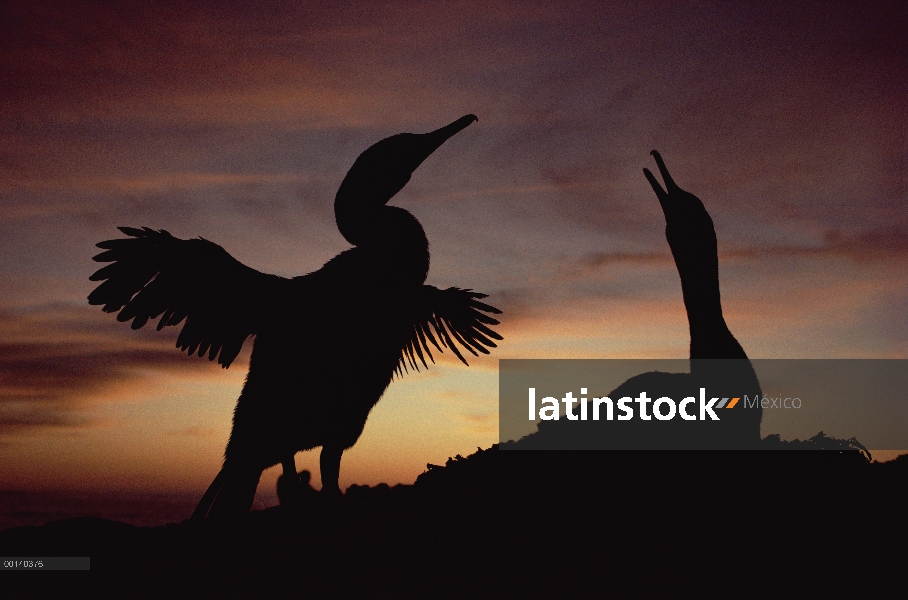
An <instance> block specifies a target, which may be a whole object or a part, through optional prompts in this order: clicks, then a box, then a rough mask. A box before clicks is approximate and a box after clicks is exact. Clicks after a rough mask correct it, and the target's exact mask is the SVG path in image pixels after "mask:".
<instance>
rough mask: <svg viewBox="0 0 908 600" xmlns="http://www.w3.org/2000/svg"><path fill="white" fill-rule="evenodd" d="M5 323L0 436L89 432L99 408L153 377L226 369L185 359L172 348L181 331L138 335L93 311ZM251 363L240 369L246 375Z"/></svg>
mask: <svg viewBox="0 0 908 600" xmlns="http://www.w3.org/2000/svg"><path fill="white" fill-rule="evenodd" d="M100 316H103V317H104V319H103V320H102V319H99V317H100ZM0 323H2V325H0V340H3V341H0V382H2V384H0V435H2V434H8V433H15V432H21V431H24V430H27V429H31V428H35V427H48V426H53V427H82V426H85V425H87V424H88V423H89V422H90V420H91V408H92V407H93V406H94V405H96V404H97V403H98V402H101V401H116V400H117V399H121V398H132V397H134V396H135V395H136V394H138V393H141V392H140V390H138V389H137V386H139V385H140V384H142V383H143V382H146V381H147V379H148V377H149V372H161V371H179V372H180V373H184V374H185V373H187V372H189V373H193V372H194V373H196V374H197V375H199V376H204V374H205V373H206V372H215V371H217V370H219V367H218V366H217V365H215V364H211V363H209V362H208V361H205V360H198V359H197V358H195V357H193V358H190V357H187V356H186V355H185V354H182V353H180V352H179V351H178V350H177V349H176V348H175V347H174V345H173V344H174V336H175V333H176V332H161V333H158V334H157V335H155V334H153V333H152V332H150V331H142V330H140V331H132V330H131V329H130V328H129V327H127V326H126V325H125V324H123V323H117V322H116V320H115V319H114V318H113V316H111V315H103V314H102V313H100V311H96V310H90V309H88V308H85V309H83V308H81V307H73V306H65V305H55V306H45V307H38V308H31V309H27V310H22V309H20V310H5V311H2V312H0ZM147 329H149V328H148V327H146V330H147ZM244 362H245V360H243V359H242V358H241V361H240V363H239V364H235V365H234V368H238V369H243V368H244V366H245V365H244V364H243V363H244Z"/></svg>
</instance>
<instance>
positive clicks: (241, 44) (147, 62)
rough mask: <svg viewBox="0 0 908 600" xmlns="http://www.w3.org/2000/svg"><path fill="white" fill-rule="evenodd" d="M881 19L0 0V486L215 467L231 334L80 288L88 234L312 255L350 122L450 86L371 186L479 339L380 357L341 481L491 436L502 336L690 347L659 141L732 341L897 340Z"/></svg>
mask: <svg viewBox="0 0 908 600" xmlns="http://www.w3.org/2000/svg"><path fill="white" fill-rule="evenodd" d="M794 4H796V6H794ZM291 5H292V6H295V7H292V6H291ZM906 30H908V6H906V4H905V2H904V1H901V0H900V1H894V2H865V3H835V2H816V3H812V2H801V3H791V2H761V3H724V2H722V3H720V2H674V1H670V2H669V1H666V2H626V3H619V2H614V3H603V4H602V5H599V4H592V3H573V4H571V5H568V4H567V3H555V2H552V3H534V2H520V3H511V2H501V3H489V2H484V3H462V2H368V3H365V2H364V3H361V4H356V3H333V2H324V3H316V2H306V3H285V2H275V3H260V2H232V3H231V2H223V1H218V2H208V3H192V5H191V6H190V4H189V3H182V2H175V3H152V4H145V3H130V2H116V3H110V4H89V3H81V2H60V3H58V4H51V3H40V2H33V3H5V4H4V5H3V6H2V8H0V140H2V144H0V488H3V489H52V488H54V489H57V488H74V489H104V490H146V491H165V492H166V491H174V492H177V491H179V492H195V491H198V492H201V491H202V490H204V489H205V487H206V486H207V485H208V484H209V483H210V481H211V479H212V478H213V477H214V475H215V474H216V473H217V471H218V469H219V467H220V461H221V457H222V452H223V449H224V445H225V443H226V441H227V437H228V435H229V432H230V423H231V416H232V410H233V406H234V403H235V401H236V398H237V396H238V395H239V391H240V389H241V386H242V383H243V377H244V375H245V371H246V367H247V364H248V356H249V350H250V348H251V341H250V342H247V344H246V348H245V350H244V352H243V354H241V355H240V358H239V359H238V360H237V361H236V362H235V363H234V364H233V366H231V368H230V369H229V370H227V371H224V370H223V369H221V368H220V367H218V366H217V365H216V364H211V363H208V362H207V361H201V360H199V359H197V358H195V357H193V358H189V357H186V356H185V355H183V354H181V353H180V352H179V351H177V350H176V349H175V348H174V347H173V346H174V341H175V339H176V335H177V333H178V331H177V330H176V329H174V328H170V329H171V331H168V332H159V333H156V332H153V331H151V330H148V329H150V328H148V327H146V330H142V331H139V332H135V331H132V330H131V329H130V328H129V327H128V326H126V325H124V324H121V323H118V322H117V321H116V319H115V318H114V317H113V316H112V315H108V314H104V313H102V312H101V310H100V309H99V308H98V307H89V306H88V304H87V301H86V296H87V295H88V294H89V293H90V292H91V290H92V289H93V287H94V284H93V283H92V282H90V281H89V280H88V277H89V275H91V274H92V273H93V272H94V271H95V269H96V268H97V267H98V266H99V265H98V264H97V263H94V262H92V260H91V257H92V256H94V255H95V254H97V253H98V252H100V251H99V250H97V249H96V248H95V247H94V244H95V243H97V242H99V241H101V240H105V239H110V238H112V237H117V236H118V235H119V232H117V231H116V227H117V226H121V225H127V226H134V227H138V226H148V227H153V228H163V229H167V230H168V231H170V232H171V233H173V234H174V235H176V236H178V237H183V238H187V237H194V236H202V237H204V238H206V239H209V240H212V241H214V242H216V243H218V244H220V245H221V246H223V247H224V248H225V249H226V250H227V251H228V252H230V253H231V254H232V255H233V256H235V257H236V258H237V259H239V260H240V261H242V262H243V263H245V264H247V265H249V266H251V267H254V268H256V269H259V270H261V271H265V272H270V273H277V274H279V275H284V276H293V275H299V274H303V273H307V272H310V271H313V270H316V269H318V268H319V267H320V266H321V265H322V264H323V263H324V262H325V261H327V260H328V259H329V258H331V257H332V256H334V255H335V254H337V253H338V252H340V251H342V250H344V249H346V248H347V247H349V245H348V244H347V243H346V242H345V241H344V239H343V238H342V237H341V235H340V233H338V231H337V228H336V226H335V224H334V216H333V208H332V203H333V199H334V194H335V192H336V190H337V187H338V185H339V184H340V182H341V180H342V179H343V176H344V174H345V173H346V171H347V169H348V168H349V167H350V166H351V165H352V163H353V161H354V160H355V159H356V157H357V156H358V155H359V153H360V152H362V151H363V150H365V149H366V148H367V147H368V146H369V145H371V144H373V143H374V142H376V141H378V140H380V139H382V138H384V137H387V136H389V135H392V134H395V133H399V132H403V131H409V132H425V131H429V130H432V129H435V128H437V127H439V126H441V125H444V124H447V123H449V122H451V121H453V120H454V119H456V118H458V117H460V116H462V115H465V114H468V113H473V114H476V115H478V116H479V122H478V123H475V124H473V125H471V126H470V127H468V128H467V129H465V130H464V131H463V132H461V133H460V134H458V135H457V136H455V137H454V138H452V139H451V140H449V141H448V142H447V143H446V144H445V145H444V146H442V147H441V148H440V149H439V150H438V151H437V152H436V153H435V154H433V155H432V156H431V157H430V158H429V159H427V160H426V161H425V162H424V163H423V165H422V166H421V167H420V168H419V169H418V170H417V171H416V173H415V174H414V176H413V178H412V180H411V182H410V183H409V184H408V186H407V187H406V188H405V189H404V190H403V191H402V192H401V193H400V194H398V196H397V197H396V198H395V199H394V200H393V201H392V204H394V205H397V206H402V207H405V208H406V209H408V210H409V211H411V212H412V213H413V214H414V215H415V216H416V217H417V218H418V219H419V220H420V221H421V223H422V224H423V226H424V228H425V230H426V233H427V235H428V238H429V241H430V243H431V250H432V267H431V271H430V273H429V279H428V283H430V284H433V285H436V286H439V287H447V286H451V285H457V286H460V287H469V288H473V289H476V290H479V291H482V292H485V293H487V294H489V299H488V301H489V302H490V303H491V304H493V305H495V306H497V307H499V308H500V309H502V310H503V311H504V314H503V315H502V318H501V321H502V324H501V327H500V328H499V331H500V332H501V333H502V334H503V335H504V338H505V339H504V341H503V342H502V343H501V344H500V346H499V349H498V350H497V351H495V352H494V353H493V354H492V356H491V357H489V358H482V359H476V360H473V361H471V366H470V367H469V368H466V367H464V366H462V365H460V364H459V363H457V362H456V361H455V360H453V359H452V358H451V356H450V355H444V356H443V357H442V360H441V361H440V362H439V364H438V365H436V366H434V367H432V368H431V369H430V370H429V371H428V372H427V373H420V374H416V375H413V374H410V375H407V376H406V377H404V378H403V380H401V381H395V382H394V383H392V385H391V387H390V388H389V390H388V391H387V393H386V394H385V396H384V398H383V400H382V401H381V402H380V403H379V404H378V405H377V406H376V408H375V409H374V410H373V412H372V415H371V417H370V419H369V422H368V423H367V425H366V429H365V432H364V434H363V436H362V437H361V438H360V441H359V442H358V444H357V445H356V446H355V447H354V448H353V449H351V450H349V451H348V452H347V453H346V454H345V458H344V462H343V463H342V467H341V486H342V487H346V486H348V485H350V484H353V483H359V484H373V485H374V484H376V483H378V482H381V481H385V482H388V483H392V484H393V483H397V482H405V483H411V482H413V480H414V479H415V478H416V477H417V476H418V475H419V474H420V473H421V472H422V471H423V470H425V466H426V463H443V462H444V461H445V460H446V458H447V457H448V456H452V455H455V454H458V453H460V454H464V455H466V454H468V453H470V452H473V451H475V450H476V448H477V447H479V446H481V447H484V448H485V447H488V446H490V445H491V444H493V443H495V442H496V441H497V434H498V429H497V386H498V383H497V371H496V369H497V359H500V358H609V357H665V358H683V357H685V356H686V354H687V343H688V338H687V322H686V318H685V314H684V308H683V304H682V301H681V290H680V284H679V280H678V277H677V273H676V271H675V269H674V264H673V263H672V261H671V256H670V254H669V251H668V246H667V244H666V242H665V238H664V219H663V216H662V214H661V211H660V208H659V204H658V202H657V200H656V197H655V195H654V194H653V192H652V189H650V187H649V185H648V184H647V182H646V180H645V179H644V177H643V174H642V168H643V167H649V168H653V161H652V158H651V157H650V156H649V151H650V150H652V149H653V148H657V149H658V150H660V152H661V153H662V155H663V157H664V158H665V160H666V163H667V164H668V167H669V169H670V170H671V172H672V174H673V175H674V177H675V180H676V181H677V182H678V184H679V185H680V186H681V187H683V188H684V189H687V190H689V191H691V192H692V193H694V194H696V195H698V196H699V197H700V198H701V199H702V200H703V202H704V204H705V206H706V208H707V209H708V210H709V211H710V213H711V214H712V216H713V219H714V221H715V225H716V230H717V234H718V238H719V248H720V262H721V283H722V294H723V300H724V312H725V316H726V320H727V321H728V324H729V327H730V328H731V330H732V332H733V333H734V334H735V335H736V337H737V338H738V340H739V341H740V342H741V344H742V346H743V347H744V348H745V350H746V351H747V352H748V354H749V355H750V356H751V357H755V358H827V357H856V358H862V357H890V358H908V278H906V277H905V275H906V267H908V211H906V204H908V41H906V40H908V38H906V36H905V31H906ZM768 433H772V432H769V431H764V435H765V434H768ZM842 433H847V432H842ZM846 437H847V436H846ZM297 465H298V467H299V468H303V467H306V468H309V469H310V470H313V471H314V472H315V477H314V479H315V481H316V482H318V477H317V468H316V466H317V455H316V453H314V452H308V453H304V454H300V455H298V456H297ZM276 475H277V473H276V470H274V469H272V470H270V471H268V472H267V473H266V475H265V476H264V477H263V479H262V484H261V485H260V494H264V495H267V494H271V493H272V492H273V489H274V478H275V477H276Z"/></svg>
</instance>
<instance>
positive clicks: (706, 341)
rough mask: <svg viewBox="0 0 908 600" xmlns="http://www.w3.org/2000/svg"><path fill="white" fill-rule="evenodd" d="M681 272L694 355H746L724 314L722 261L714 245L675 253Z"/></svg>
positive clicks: (692, 354)
mask: <svg viewBox="0 0 908 600" xmlns="http://www.w3.org/2000/svg"><path fill="white" fill-rule="evenodd" d="M672 254H673V255H674V257H675V264H676V265H677V267H678V274H679V275H680V276H681V291H682V293H683V294H684V308H685V309H686V310H687V322H688V324H689V325H690V357H691V358H747V354H746V353H745V352H744V349H743V348H741V345H740V344H739V343H738V340H736V339H735V337H734V336H733V335H732V334H731V331H729V329H728V326H727V325H726V324H725V318H724V317H723V316H722V299H721V296H720V294H719V260H718V256H717V253H716V250H715V246H711V247H703V248H697V249H696V251H694V252H690V253H684V256H680V255H679V254H681V253H675V252H674V251H673V253H672Z"/></svg>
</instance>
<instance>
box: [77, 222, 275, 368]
mask: <svg viewBox="0 0 908 600" xmlns="http://www.w3.org/2000/svg"><path fill="white" fill-rule="evenodd" d="M119 229H120V231H122V232H123V233H125V234H126V235H127V236H129V237H127V238H120V239H116V240H107V241H104V242H101V243H99V244H97V246H98V247H99V248H102V249H104V250H106V251H105V252H102V253H101V254H99V255H97V256H95V257H94V260H95V261H97V262H108V263H111V264H109V265H107V266H105V267H103V268H101V269H99V270H98V271H97V272H95V274H94V275H92V276H91V278H90V279H91V280H92V281H104V283H102V284H101V285H99V286H98V287H97V288H95V290H94V291H93V292H92V293H91V294H90V295H89V296H88V303H89V304H94V305H102V306H103V307H104V312H118V311H119V314H118V315H117V320H118V321H132V328H133V329H139V328H141V327H142V326H143V325H145V323H147V322H148V320H149V319H152V320H153V319H158V317H160V318H159V319H158V325H157V329H158V330H159V331H160V330H161V329H163V328H164V327H166V326H168V325H179V324H180V323H181V322H182V321H183V320H184V319H185V321H186V323H185V325H183V329H182V331H181V332H180V336H179V338H178V339H177V347H178V348H179V349H180V350H185V351H186V352H187V353H188V354H189V355H190V356H192V354H193V353H195V352H196V351H198V355H199V356H205V354H206V353H207V354H208V359H209V360H214V359H215V358H216V357H217V358H218V362H219V363H220V364H221V365H222V366H223V367H224V368H227V367H228V366H230V363H231V362H233V359H235V358H236V356H237V354H239V352H240V348H242V346H243V342H244V341H246V338H248V337H249V336H250V335H254V334H255V333H258V331H259V328H260V327H261V323H262V321H263V320H264V317H265V315H267V314H269V313H271V312H272V311H274V309H275V303H280V299H281V298H282V297H284V296H285V295H286V294H287V293H288V286H287V284H288V282H289V280H287V279H284V278H282V277H278V276H276V275H266V274H265V273H260V272H259V271H256V270H255V269H252V268H250V267H247V266H246V265H244V264H242V263H241V262H239V261H238V260H236V259H235V258H233V257H232V256H230V254H228V253H227V251H226V250H224V249H223V248H221V247H220V246H218V245H217V244H215V243H213V242H209V241H208V240H204V239H202V238H198V239H192V240H181V239H179V238H175V237H173V236H172V235H170V234H169V233H168V232H166V231H164V230H161V231H155V230H154V229H149V228H147V227H143V228H142V229H134V228H132V227H120V228H119Z"/></svg>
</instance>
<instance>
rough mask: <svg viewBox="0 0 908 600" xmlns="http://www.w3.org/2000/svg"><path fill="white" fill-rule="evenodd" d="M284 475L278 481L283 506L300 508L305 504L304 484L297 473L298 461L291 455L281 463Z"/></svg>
mask: <svg viewBox="0 0 908 600" xmlns="http://www.w3.org/2000/svg"><path fill="white" fill-rule="evenodd" d="M281 466H282V467H283V468H284V473H283V475H281V476H280V477H278V479H277V497H278V500H279V501H280V503H281V506H300V505H301V504H302V503H303V482H302V481H300V476H299V474H298V473H297V472H296V461H295V460H294V457H293V455H292V454H291V455H290V456H288V457H287V458H285V459H284V460H282V461H281Z"/></svg>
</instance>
